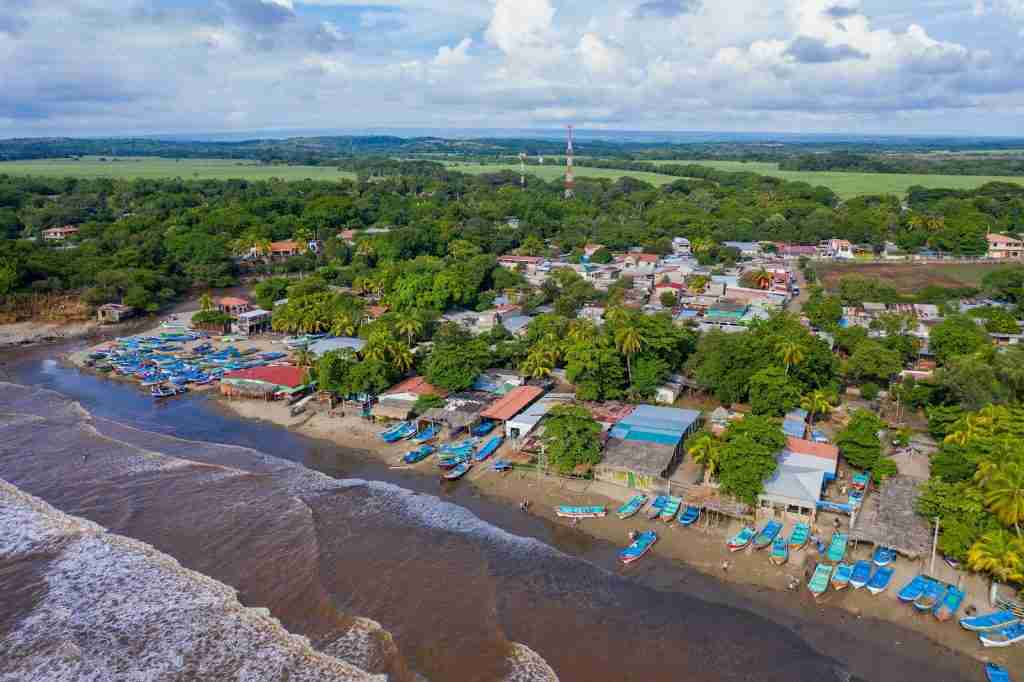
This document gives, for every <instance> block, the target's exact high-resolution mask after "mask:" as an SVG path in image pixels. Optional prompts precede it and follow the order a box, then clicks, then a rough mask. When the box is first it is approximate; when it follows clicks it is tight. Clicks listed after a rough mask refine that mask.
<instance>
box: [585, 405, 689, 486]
mask: <svg viewBox="0 0 1024 682" xmlns="http://www.w3.org/2000/svg"><path fill="white" fill-rule="evenodd" d="M700 425H701V413H700V412H698V411H697V410H683V409H679V408H676V407H659V406H655V405H639V406H637V407H636V409H634V410H633V412H632V413H631V414H630V415H629V416H627V417H625V418H624V419H622V420H621V421H619V422H618V423H617V424H615V426H613V427H612V429H611V431H609V433H608V442H607V444H606V445H605V449H604V458H603V459H602V461H601V463H600V464H598V465H597V467H595V469H594V476H595V478H597V479H599V480H604V481H608V482H611V483H615V484H618V485H624V486H626V487H629V488H634V489H637V490H651V491H654V490H659V489H662V488H665V487H667V481H666V479H667V478H668V476H669V475H670V469H672V468H673V467H674V465H675V464H677V463H678V462H679V460H680V459H681V456H682V452H683V442H684V441H685V440H686V437H687V436H688V435H690V434H691V433H693V432H694V431H696V430H697V429H699V428H700Z"/></svg>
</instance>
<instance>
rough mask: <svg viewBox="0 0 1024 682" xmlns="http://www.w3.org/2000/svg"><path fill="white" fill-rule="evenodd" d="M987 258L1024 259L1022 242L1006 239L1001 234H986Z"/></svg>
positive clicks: (1011, 238) (1023, 243)
mask: <svg viewBox="0 0 1024 682" xmlns="http://www.w3.org/2000/svg"><path fill="white" fill-rule="evenodd" d="M985 239H987V240H988V254H987V255H988V257H989V258H998V259H1005V258H1021V257H1024V241H1022V240H1020V239H1017V238H1014V237H1007V236H1006V235H1003V234H987V235H985Z"/></svg>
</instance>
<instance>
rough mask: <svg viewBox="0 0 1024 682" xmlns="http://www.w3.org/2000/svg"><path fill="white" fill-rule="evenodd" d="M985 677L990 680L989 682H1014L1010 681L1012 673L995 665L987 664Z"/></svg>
mask: <svg viewBox="0 0 1024 682" xmlns="http://www.w3.org/2000/svg"><path fill="white" fill-rule="evenodd" d="M985 677H986V678H988V682H1013V680H1011V679H1010V672H1009V671H1008V670H1007V669H1006V668H1004V667H1002V666H1001V665H996V664H995V663H986V664H985Z"/></svg>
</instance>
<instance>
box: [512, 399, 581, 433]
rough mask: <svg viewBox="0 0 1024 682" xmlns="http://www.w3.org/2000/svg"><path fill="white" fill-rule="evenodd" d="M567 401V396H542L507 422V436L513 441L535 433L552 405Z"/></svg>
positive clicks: (562, 403)
mask: <svg viewBox="0 0 1024 682" xmlns="http://www.w3.org/2000/svg"><path fill="white" fill-rule="evenodd" d="M565 403H566V399H565V398H541V399H540V400H538V401H537V402H535V403H533V404H532V405H530V406H529V407H527V408H526V409H525V410H523V411H522V412H520V413H519V414H517V415H515V416H514V417H512V418H511V419H509V420H507V421H506V422H505V438H508V439H509V440H511V441H513V442H515V441H519V440H522V439H523V438H526V437H527V436H529V435H530V434H531V433H533V430H534V429H536V428H537V425H538V424H540V422H541V420H543V419H544V417H545V415H547V413H548V412H550V411H551V408H552V407H554V406H556V405H564V404H565Z"/></svg>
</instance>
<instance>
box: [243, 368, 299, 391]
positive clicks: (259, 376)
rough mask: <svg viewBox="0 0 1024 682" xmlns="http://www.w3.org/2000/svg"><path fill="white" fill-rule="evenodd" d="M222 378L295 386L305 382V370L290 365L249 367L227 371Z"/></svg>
mask: <svg viewBox="0 0 1024 682" xmlns="http://www.w3.org/2000/svg"><path fill="white" fill-rule="evenodd" d="M224 378H225V379H244V380H246V381H262V382H264V383H268V384H275V385H277V386H287V387H288V388H295V387H296V386H302V385H303V384H305V383H306V381H305V378H306V370H305V369H303V368H301V367H294V366H292V365H277V366H267V367H252V368H250V369H240V370H238V371H237V372H228V373H227V374H225V375H224Z"/></svg>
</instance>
